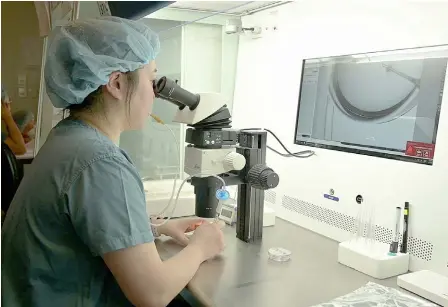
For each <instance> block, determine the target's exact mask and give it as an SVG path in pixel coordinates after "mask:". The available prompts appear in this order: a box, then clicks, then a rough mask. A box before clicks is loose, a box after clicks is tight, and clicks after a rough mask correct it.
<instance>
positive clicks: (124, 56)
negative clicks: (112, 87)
mask: <svg viewBox="0 0 448 307" xmlns="http://www.w3.org/2000/svg"><path fill="white" fill-rule="evenodd" d="M159 49H160V42H159V38H158V36H157V34H156V33H155V32H153V31H152V30H151V29H150V28H148V27H147V26H146V25H145V24H143V23H141V22H138V21H132V20H127V19H122V18H118V17H110V16H108V17H100V18H96V19H85V20H77V21H74V22H72V23H70V24H68V25H65V26H61V27H57V28H55V29H54V30H53V31H52V33H51V34H50V37H49V45H48V49H47V59H46V64H45V71H44V77H45V84H46V88H47V94H48V96H49V97H50V100H51V102H52V103H53V105H54V106H55V107H57V108H66V107H68V106H70V105H73V104H81V103H82V102H83V101H84V99H85V98H86V97H87V96H88V95H89V94H90V93H92V92H94V91H95V90H97V89H98V88H99V87H100V86H101V85H105V84H107V83H108V82H109V76H110V74H111V73H113V72H115V71H120V72H123V73H124V72H129V71H135V70H137V69H139V68H141V67H142V66H144V65H146V64H148V63H149V62H151V61H153V60H154V59H155V58H156V56H157V53H158V52H159Z"/></svg>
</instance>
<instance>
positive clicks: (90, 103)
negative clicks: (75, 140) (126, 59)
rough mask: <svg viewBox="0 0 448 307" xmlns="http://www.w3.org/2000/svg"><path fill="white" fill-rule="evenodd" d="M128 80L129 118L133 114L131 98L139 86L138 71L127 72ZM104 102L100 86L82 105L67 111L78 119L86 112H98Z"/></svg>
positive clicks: (73, 106)
mask: <svg viewBox="0 0 448 307" xmlns="http://www.w3.org/2000/svg"><path fill="white" fill-rule="evenodd" d="M125 75H126V79H127V81H128V85H129V87H128V91H127V93H126V103H127V105H128V118H129V116H130V113H131V98H132V95H133V94H134V90H135V88H136V87H137V85H138V81H139V80H138V70H135V71H130V72H127V73H126V74H125ZM103 103H104V101H103V92H102V87H101V86H100V87H99V88H97V89H96V90H95V91H93V92H92V93H90V94H89V96H87V97H86V98H85V99H84V101H83V102H82V103H81V104H72V105H70V106H68V107H67V108H66V109H65V110H66V111H68V112H69V113H70V117H75V118H76V117H78V116H79V115H80V114H81V113H84V112H86V111H88V112H92V113H93V112H96V111H98V110H99V109H101V105H102V104H103Z"/></svg>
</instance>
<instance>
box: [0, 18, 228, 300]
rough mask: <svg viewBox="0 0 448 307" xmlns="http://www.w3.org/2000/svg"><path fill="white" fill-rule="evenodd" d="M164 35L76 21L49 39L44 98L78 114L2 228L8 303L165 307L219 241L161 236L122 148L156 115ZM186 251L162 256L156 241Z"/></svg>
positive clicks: (212, 229)
mask: <svg viewBox="0 0 448 307" xmlns="http://www.w3.org/2000/svg"><path fill="white" fill-rule="evenodd" d="M158 50H159V40H158V37H157V35H156V34H155V33H154V32H152V31H151V30H150V29H149V28H148V27H147V26H145V25H144V24H142V23H139V22H134V21H129V20H124V19H120V18H116V17H102V18H98V19H92V20H84V21H76V22H74V23H71V24H69V25H66V26H62V27H57V28H56V29H55V30H54V31H53V32H52V34H51V35H50V37H49V45H48V51H47V54H48V55H47V59H46V65H45V72H44V76H45V83H46V88H47V94H48V96H49V97H50V99H51V102H52V103H53V105H54V106H55V107H58V108H66V109H68V110H69V111H70V117H69V118H67V119H65V120H63V121H61V122H60V123H59V124H58V125H57V126H56V127H55V128H54V129H53V130H52V131H51V133H50V135H49V137H48V139H47V141H46V142H45V144H44V145H43V147H42V148H41V149H40V151H39V153H38V155H37V156H36V158H35V159H34V161H33V163H32V165H31V166H30V168H29V170H28V171H27V172H26V174H25V177H24V178H23V180H22V183H21V185H20V187H19V189H18V191H17V193H16V195H15V197H14V199H13V201H12V204H11V207H10V209H9V210H8V213H7V215H6V219H5V222H4V225H3V229H2V306H5V307H9V306H27V307H28V306H33V307H49V306H61V307H62V306H64V307H69V306H108V307H111V306H120V307H122V306H166V305H168V304H169V303H170V302H171V301H172V299H173V298H175V297H176V295H177V294H178V293H179V292H180V291H181V290H182V289H183V288H184V287H185V286H186V285H187V283H188V282H189V281H190V280H191V278H192V277H193V276H194V274H195V273H196V271H197V269H198V268H199V265H200V264H201V263H202V262H203V261H205V260H207V259H210V258H212V257H214V256H215V255H217V254H218V253H219V252H221V251H222V249H223V247H224V243H223V234H222V231H221V229H220V227H219V226H218V225H216V224H210V223H204V224H202V225H201V226H199V227H198V228H197V229H196V231H195V233H194V235H193V236H192V237H191V238H190V239H189V240H188V239H187V238H186V236H185V232H186V231H187V230H188V229H189V227H190V226H191V225H192V224H195V223H197V222H198V221H200V220H198V219H176V220H171V221H169V222H168V223H166V224H165V225H163V226H161V227H158V228H157V231H155V232H153V230H152V228H151V226H150V223H149V220H148V217H147V212H146V200H145V192H144V189H143V185H142V182H141V180H140V177H139V175H138V173H137V170H136V168H135V167H134V165H133V164H132V162H131V161H130V159H129V157H128V155H127V154H126V152H124V151H123V150H121V149H120V148H119V147H118V146H117V144H118V140H119V137H120V134H121V133H122V132H123V131H126V130H134V129H141V128H142V127H143V125H144V123H145V121H146V119H147V117H148V115H149V114H150V113H151V109H152V104H153V101H154V92H153V82H154V79H155V78H156V71H157V70H156V64H155V58H156V55H157V53H158ZM159 234H162V235H163V234H164V235H169V236H171V237H173V238H175V239H177V240H178V241H180V242H181V243H184V244H185V245H186V247H185V248H184V249H183V250H182V251H181V252H180V253H178V254H177V255H176V256H174V257H172V258H170V259H169V260H167V261H162V260H161V259H160V257H159V254H158V252H157V249H156V247H155V244H154V237H155V236H157V235H159Z"/></svg>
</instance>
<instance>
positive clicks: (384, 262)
mask: <svg viewBox="0 0 448 307" xmlns="http://www.w3.org/2000/svg"><path fill="white" fill-rule="evenodd" d="M338 261H339V263H341V264H343V265H346V266H348V267H351V268H353V269H355V270H357V271H359V272H361V273H364V274H367V275H369V276H372V277H374V278H377V279H385V278H389V277H392V276H397V275H401V274H404V273H407V272H408V270H409V254H402V253H397V254H396V255H395V256H391V255H389V244H385V243H382V242H378V241H370V243H369V241H368V240H367V239H366V238H357V239H353V240H350V241H345V242H342V243H339V249H338Z"/></svg>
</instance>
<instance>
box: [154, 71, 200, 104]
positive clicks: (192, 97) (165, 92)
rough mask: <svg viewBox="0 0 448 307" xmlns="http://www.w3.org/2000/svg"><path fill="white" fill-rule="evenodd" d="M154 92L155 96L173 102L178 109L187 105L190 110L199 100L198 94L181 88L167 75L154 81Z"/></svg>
mask: <svg viewBox="0 0 448 307" xmlns="http://www.w3.org/2000/svg"><path fill="white" fill-rule="evenodd" d="M154 93H155V95H156V97H158V98H162V99H165V100H167V101H169V102H171V103H174V104H175V105H177V106H178V107H179V108H180V109H183V108H184V107H189V108H190V110H194V109H195V108H196V107H197V106H198V104H199V101H200V96H199V95H198V94H193V93H191V92H189V91H187V90H185V89H183V88H182V87H180V86H179V85H178V84H177V83H176V82H175V81H173V80H171V79H168V78H167V77H162V78H160V79H159V80H157V81H156V82H155V83H154Z"/></svg>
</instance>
